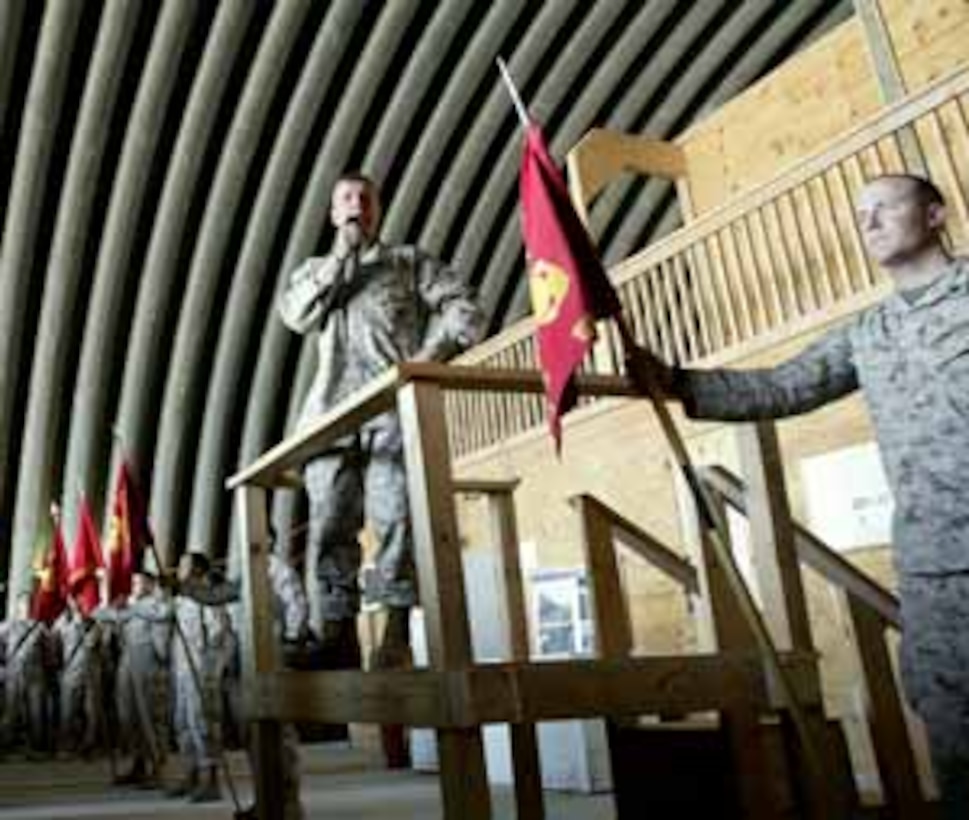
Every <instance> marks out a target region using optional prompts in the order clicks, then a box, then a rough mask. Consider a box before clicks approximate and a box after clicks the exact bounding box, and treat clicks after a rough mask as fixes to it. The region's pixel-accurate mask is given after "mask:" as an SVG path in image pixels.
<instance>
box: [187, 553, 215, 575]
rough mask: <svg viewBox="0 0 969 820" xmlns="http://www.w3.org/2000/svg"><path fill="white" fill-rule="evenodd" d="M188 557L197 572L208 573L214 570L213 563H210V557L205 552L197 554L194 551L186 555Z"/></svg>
mask: <svg viewBox="0 0 969 820" xmlns="http://www.w3.org/2000/svg"><path fill="white" fill-rule="evenodd" d="M185 554H186V555H187V556H188V559H189V561H190V562H191V564H192V569H193V570H195V571H196V572H202V573H206V572H208V571H209V570H210V569H211V568H212V562H211V561H209V556H207V555H206V554H205V553H204V552H196V551H195V550H192V551H190V552H186V553H185Z"/></svg>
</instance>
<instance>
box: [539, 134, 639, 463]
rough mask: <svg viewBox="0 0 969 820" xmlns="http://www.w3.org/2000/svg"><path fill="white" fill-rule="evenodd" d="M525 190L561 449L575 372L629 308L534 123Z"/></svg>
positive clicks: (543, 362) (542, 358) (544, 358)
mask: <svg viewBox="0 0 969 820" xmlns="http://www.w3.org/2000/svg"><path fill="white" fill-rule="evenodd" d="M520 190H521V199H522V236H523V239H524V242H525V253H526V259H527V263H528V283H529V291H530V293H531V300H532V311H533V313H534V316H535V333H536V337H537V339H538V357H539V364H540V366H541V368H542V375H543V378H544V380H545V391H546V396H547V401H548V423H549V429H550V431H551V433H552V437H553V438H554V439H555V448H556V451H558V450H560V449H561V441H562V420H561V419H562V415H563V414H564V413H566V412H568V411H569V410H570V409H571V408H572V407H573V406H574V405H575V401H576V398H577V396H576V391H575V382H574V376H575V371H576V370H577V369H578V367H579V365H580V364H581V363H582V360H583V359H584V358H585V356H586V354H587V353H588V352H589V350H591V348H592V345H593V343H594V342H595V340H596V327H595V323H596V320H598V319H604V318H606V317H609V316H615V315H617V314H618V313H620V312H621V310H622V308H621V306H620V303H619V298H618V296H617V295H616V292H615V291H614V290H613V288H612V285H611V284H610V283H609V279H608V277H607V276H606V272H605V270H604V268H603V267H602V262H601V261H600V260H599V256H598V254H597V253H596V250H595V248H594V247H593V245H592V241H591V240H590V239H589V235H588V234H587V233H586V231H585V227H584V226H583V225H582V222H581V220H580V219H579V217H578V215H577V214H576V213H575V209H574V208H573V207H572V201H571V200H570V199H569V193H568V189H567V188H566V185H565V179H564V178H563V176H562V173H561V172H560V171H559V169H558V167H557V166H556V165H555V162H554V161H553V160H552V157H551V156H550V155H549V152H548V147H547V146H546V144H545V138H544V137H543V136H542V132H541V129H540V128H539V127H538V126H537V125H535V124H534V123H529V124H528V126H527V128H526V130H525V149H524V153H523V156H522V166H521V179H520Z"/></svg>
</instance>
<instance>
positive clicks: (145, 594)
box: [99, 564, 173, 787]
mask: <svg viewBox="0 0 969 820" xmlns="http://www.w3.org/2000/svg"><path fill="white" fill-rule="evenodd" d="M99 617H102V618H104V619H105V620H112V621H114V622H115V623H116V624H117V626H118V634H119V643H120V651H121V655H120V659H119V661H118V671H117V692H118V706H119V714H120V723H121V726H123V727H124V730H125V733H126V737H127V748H128V749H129V751H130V753H131V756H132V764H131V769H130V770H129V771H128V772H127V773H125V774H123V775H120V776H118V777H117V778H116V779H115V783H116V784H117V785H135V786H142V787H153V786H157V785H159V781H160V777H161V768H162V766H163V765H164V760H165V754H166V743H165V740H164V737H163V735H162V730H163V727H164V726H165V724H166V721H164V720H163V719H162V720H160V719H159V718H160V717H162V716H164V714H165V706H164V704H163V703H162V704H160V703H159V701H160V700H163V698H164V689H163V688H162V687H163V685H164V679H165V678H167V676H168V654H167V643H168V639H167V638H163V636H166V635H170V634H171V623H172V617H173V615H172V608H171V605H170V604H168V602H167V601H165V600H164V598H163V597H162V596H161V595H159V594H158V593H157V592H156V590H155V576H154V573H153V572H152V568H151V567H149V566H147V565H145V564H143V565H142V566H141V567H140V568H139V569H137V570H136V571H135V572H134V574H133V575H132V586H131V596H130V598H129V600H128V602H127V605H126V606H124V607H121V608H120V609H105V610H102V611H101V613H99ZM160 643H162V644H164V654H162V655H159V652H158V648H159V644H160Z"/></svg>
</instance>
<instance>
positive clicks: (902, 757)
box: [842, 595, 926, 817]
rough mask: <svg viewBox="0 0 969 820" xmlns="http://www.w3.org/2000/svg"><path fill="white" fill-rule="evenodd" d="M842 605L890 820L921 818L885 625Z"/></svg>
mask: <svg viewBox="0 0 969 820" xmlns="http://www.w3.org/2000/svg"><path fill="white" fill-rule="evenodd" d="M842 602H843V605H844V607H845V608H846V610H847V613H848V616H849V623H850V626H851V630H852V633H853V638H854V645H855V647H856V648H857V650H858V659H859V662H860V665H861V672H862V675H861V683H862V687H863V692H864V699H865V711H866V716H867V718H868V727H869V730H870V732H871V741H872V746H873V747H874V750H875V760H876V761H877V763H878V773H879V776H880V779H881V782H882V792H883V797H884V800H885V805H886V806H887V807H888V809H889V811H890V814H891V816H893V817H921V816H923V814H924V813H925V811H926V804H925V799H924V797H923V795H922V787H921V785H920V783H919V776H918V768H917V766H916V762H915V754H914V753H913V751H912V743H911V738H910V737H909V734H908V725H907V723H906V721H905V711H904V709H903V707H902V700H901V698H900V697H899V693H898V686H897V684H896V682H895V673H894V670H893V668H892V662H891V659H890V658H889V655H888V646H887V643H886V641H885V622H884V621H883V620H882V619H881V618H880V617H879V616H878V613H876V612H875V611H874V610H873V609H871V608H870V607H868V606H867V605H865V604H864V603H863V602H862V601H861V600H859V599H858V598H854V597H851V596H849V595H844V596H843V597H842Z"/></svg>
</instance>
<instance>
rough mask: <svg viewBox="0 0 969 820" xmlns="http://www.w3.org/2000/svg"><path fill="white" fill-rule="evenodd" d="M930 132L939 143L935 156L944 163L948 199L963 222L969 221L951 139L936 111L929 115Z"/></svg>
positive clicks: (968, 208)
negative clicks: (948, 138) (947, 136)
mask: <svg viewBox="0 0 969 820" xmlns="http://www.w3.org/2000/svg"><path fill="white" fill-rule="evenodd" d="M927 119H928V125H929V129H930V133H931V134H932V136H933V137H934V138H935V141H936V142H937V143H938V146H939V148H938V151H936V152H934V157H935V158H937V159H938V160H939V161H940V162H941V163H942V169H943V171H944V172H945V181H946V183H947V186H946V188H947V190H946V193H947V194H948V196H947V197H946V199H947V201H948V202H949V203H951V204H952V205H954V208H953V210H954V211H955V213H956V214H958V216H959V219H960V220H961V221H962V223H963V224H967V223H969V204H967V203H966V196H965V194H964V193H963V190H962V185H961V183H960V180H959V172H958V171H957V170H956V166H955V162H954V161H953V158H952V150H951V147H950V145H949V141H948V140H947V139H946V136H945V131H944V129H943V127H942V122H941V120H940V119H939V114H938V112H936V111H930V112H929V114H928V115H927Z"/></svg>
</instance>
